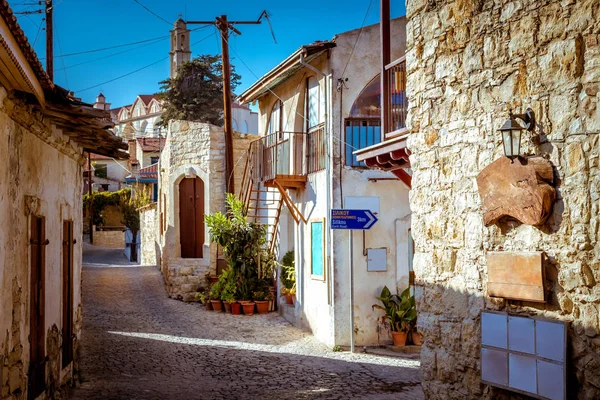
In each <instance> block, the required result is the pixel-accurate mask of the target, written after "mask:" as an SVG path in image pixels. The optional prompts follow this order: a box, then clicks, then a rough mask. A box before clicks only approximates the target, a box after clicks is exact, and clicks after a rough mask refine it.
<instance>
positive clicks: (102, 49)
mask: <svg viewBox="0 0 600 400" xmlns="http://www.w3.org/2000/svg"><path fill="white" fill-rule="evenodd" d="M206 28H208V26H202V27H199V28H196V29H192V30H190V32H195V31H199V30H202V29H206ZM170 37H171V35H165V36H159V37H155V38H152V39H144V40H138V41H136V42H131V43H124V44H117V45H114V46H108V47H101V48H99V49H93V50H84V51H79V52H76V53H68V54H64V55H62V56H54V58H59V57H72V56H78V55H81V54H89V53H98V52H101V51H106V50H112V49H117V48H119V47H128V46H133V45H136V44H142V43H148V42H153V41H157V40H162V39H167V38H170ZM40 60H44V58H40Z"/></svg>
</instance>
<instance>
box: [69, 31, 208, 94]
mask: <svg viewBox="0 0 600 400" xmlns="http://www.w3.org/2000/svg"><path fill="white" fill-rule="evenodd" d="M212 35H213V34H212V33H211V34H210V35H208V36H205V37H203V38H202V39H200V40H198V41H197V42H194V43H192V44H191V45H190V46H193V45H196V44H198V43H200V42H203V41H204V40H206V39H208V38H209V37H211V36H212ZM169 57H171V56H170V55H168V56H166V57H162V58H161V59H160V60H157V61H155V62H153V63H151V64H148V65H145V66H143V67H141V68H138V69H136V70H135V71H131V72H128V73H126V74H123V75H121V76H118V77H116V78H113V79H109V80H108V81H106V82H102V83H99V84H97V85H94V86H90V87H87V88H85V89H81V90H77V91H76V92H77V93H81V92H85V91H87V90H90V89H95V88H97V87H99V86H102V85H105V84H107V83H111V82H114V81H116V80H119V79H122V78H125V77H127V76H130V75H133V74H135V73H137V72H140V71H142V70H144V69H147V68H150V67H152V66H153V65H156V64H158V63H159V62H163V61H165V60H167V59H168V58H169Z"/></svg>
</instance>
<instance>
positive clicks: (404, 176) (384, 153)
mask: <svg viewBox="0 0 600 400" xmlns="http://www.w3.org/2000/svg"><path fill="white" fill-rule="evenodd" d="M407 137H408V135H402V136H397V137H394V138H392V139H388V140H385V141H383V142H381V143H377V144H375V145H373V146H369V147H365V148H364V149H360V150H357V151H355V152H354V154H356V160H357V161H362V162H364V163H365V165H366V166H367V167H369V168H377V169H382V170H384V171H391V172H392V173H393V174H394V175H396V176H397V177H398V178H399V179H400V180H401V181H402V182H404V183H405V184H406V185H408V186H409V187H410V186H411V174H410V172H409V171H410V160H409V158H408V157H409V156H410V151H409V150H408V149H407V148H406V139H407Z"/></svg>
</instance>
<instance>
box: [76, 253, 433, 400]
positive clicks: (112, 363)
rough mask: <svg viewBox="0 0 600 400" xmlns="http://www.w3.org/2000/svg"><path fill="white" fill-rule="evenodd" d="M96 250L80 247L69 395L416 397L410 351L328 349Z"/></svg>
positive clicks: (276, 319) (271, 319)
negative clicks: (107, 261) (80, 325)
mask: <svg viewBox="0 0 600 400" xmlns="http://www.w3.org/2000/svg"><path fill="white" fill-rule="evenodd" d="M89 249H90V247H88V250H89ZM105 251H106V252H108V254H109V257H113V256H114V254H115V253H114V250H111V251H109V250H105ZM111 254H112V256H111ZM101 256H102V251H96V252H95V255H93V256H92V257H90V253H89V252H86V255H85V256H84V264H86V265H88V266H85V267H84V271H83V297H84V299H83V302H84V330H83V338H82V339H83V349H82V354H81V362H80V369H81V371H80V372H81V380H82V382H83V383H82V384H79V383H78V384H77V388H76V389H75V390H74V391H72V393H71V398H72V399H86V400H94V399H103V400H105V399H161V400H163V399H349V398H350V399H421V398H423V393H422V390H421V386H420V378H419V362H418V361H417V360H408V359H401V358H391V357H381V356H375V355H370V354H362V353H361V354H350V353H348V352H333V351H331V349H328V348H326V347H325V346H324V345H322V344H321V343H319V342H318V341H317V340H316V339H314V338H313V337H312V336H311V335H310V334H309V333H307V332H304V331H301V330H298V329H296V328H295V327H293V326H292V325H290V324H289V323H287V322H286V321H285V320H284V319H282V318H281V317H280V316H278V315H277V314H276V313H270V314H267V315H261V316H258V315H254V316H244V315H241V316H233V315H231V314H222V313H216V312H214V311H205V310H204V308H203V307H202V306H200V305H198V304H186V303H182V302H179V301H176V300H172V299H169V298H168V297H167V294H166V290H165V288H164V283H163V280H162V276H161V275H160V273H159V272H158V270H157V269H156V268H155V267H140V266H133V265H128V264H129V263H127V262H126V261H125V262H124V263H123V264H126V265H121V266H116V265H114V266H110V267H107V266H102V262H99V260H98V259H97V257H101Z"/></svg>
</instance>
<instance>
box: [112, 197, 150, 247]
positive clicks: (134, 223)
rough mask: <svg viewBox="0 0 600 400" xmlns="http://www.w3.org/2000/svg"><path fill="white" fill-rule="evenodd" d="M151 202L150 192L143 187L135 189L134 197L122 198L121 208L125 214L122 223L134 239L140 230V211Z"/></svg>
mask: <svg viewBox="0 0 600 400" xmlns="http://www.w3.org/2000/svg"><path fill="white" fill-rule="evenodd" d="M150 202H151V201H150V193H149V190H147V189H145V188H144V187H143V186H141V185H137V186H136V187H135V189H134V193H133V195H131V194H127V195H126V194H123V195H122V196H121V201H120V202H119V208H120V209H121V213H122V214H123V221H122V223H123V225H125V226H126V227H127V228H129V229H130V230H131V233H132V234H133V237H135V235H136V234H137V232H138V231H139V230H140V212H139V211H138V209H139V208H140V207H144V206H147V205H148V204H150Z"/></svg>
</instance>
